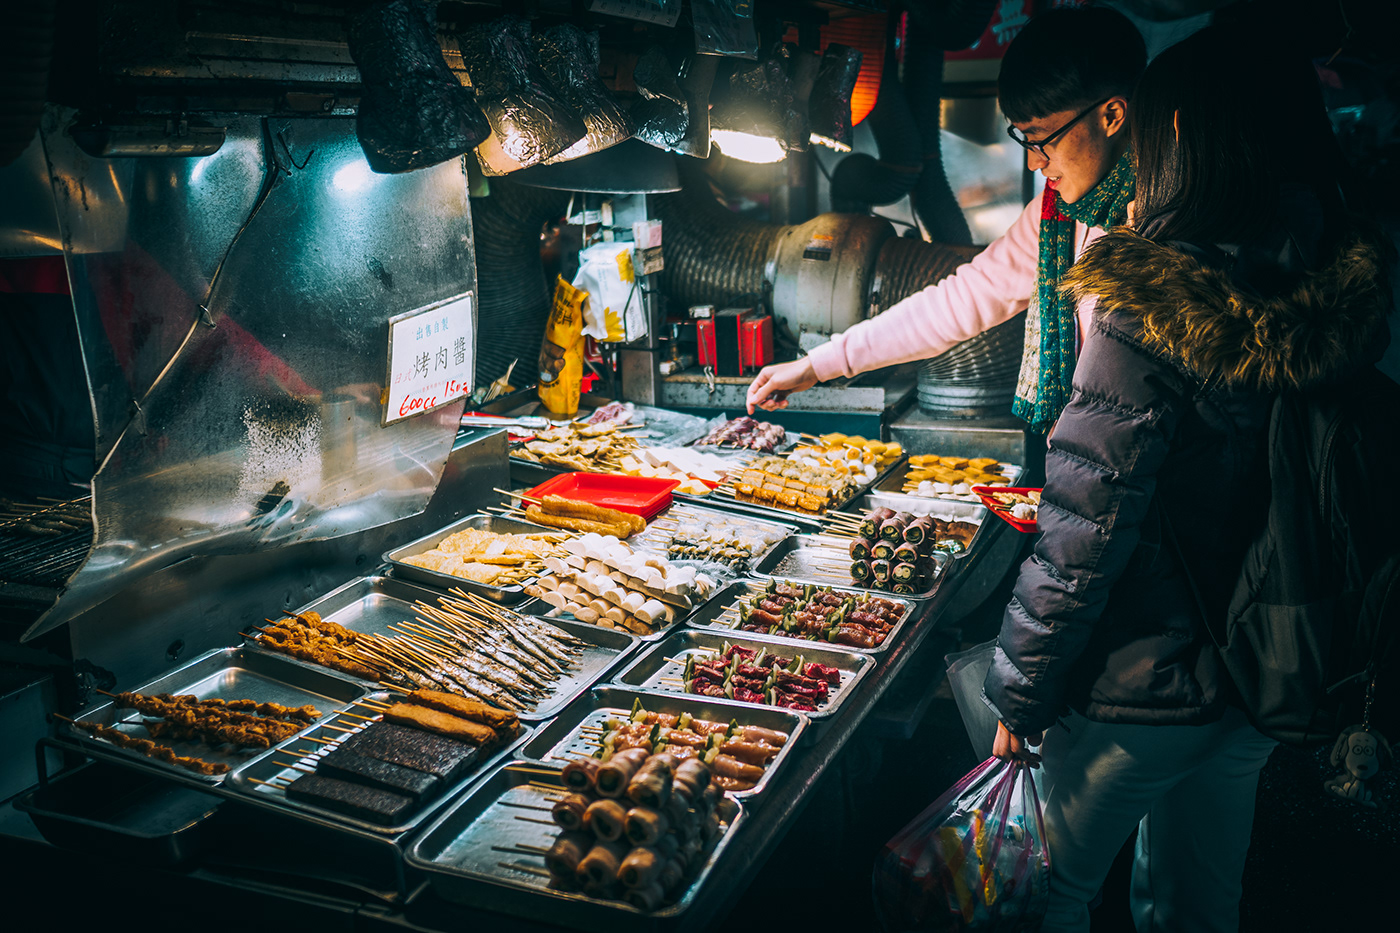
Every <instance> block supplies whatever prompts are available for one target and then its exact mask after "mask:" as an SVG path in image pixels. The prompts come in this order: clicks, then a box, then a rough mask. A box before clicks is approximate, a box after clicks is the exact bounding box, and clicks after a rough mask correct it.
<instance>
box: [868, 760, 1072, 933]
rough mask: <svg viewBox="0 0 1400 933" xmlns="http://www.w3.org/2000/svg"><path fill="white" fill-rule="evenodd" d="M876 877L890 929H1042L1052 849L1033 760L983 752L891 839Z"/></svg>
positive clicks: (879, 909)
mask: <svg viewBox="0 0 1400 933" xmlns="http://www.w3.org/2000/svg"><path fill="white" fill-rule="evenodd" d="M872 880H873V886H874V893H875V912H876V914H877V915H878V916H879V918H880V922H881V924H882V925H883V926H884V928H885V929H886V930H889V931H904V930H932V931H940V933H942V931H949V933H951V931H978V933H984V931H997V933H1001V931H1009V930H1016V931H1021V930H1036V929H1039V928H1040V922H1041V919H1042V918H1043V917H1044V915H1045V906H1046V898H1047V895H1048V893H1049V889H1050V857H1049V853H1048V852H1047V851H1046V847H1045V830H1044V827H1043V826H1042V825H1041V817H1040V798H1039V797H1038V796H1037V795H1036V790H1035V782H1034V781H1033V780H1032V779H1031V773H1030V766H1029V765H1027V764H1026V763H1024V762H1019V761H1016V762H1007V761H1001V760H999V759H996V758H988V759H987V760H986V761H984V762H982V764H980V765H978V766H977V767H976V768H974V769H973V770H972V771H971V772H969V773H968V774H967V775H966V776H964V777H963V779H962V780H960V781H958V783H956V784H954V785H953V786H952V787H950V788H949V789H948V791H947V792H946V793H944V794H943V796H942V797H939V798H938V799H937V800H935V801H934V802H933V805H932V806H930V807H929V808H928V809H927V810H925V811H924V812H923V813H920V814H919V815H918V817H916V818H915V819H914V821H913V822H911V823H910V824H909V825H908V826H906V827H904V828H903V829H902V830H900V831H899V834H898V835H896V836H895V837H894V838H893V839H891V840H890V841H889V842H888V843H886V844H885V850H884V852H883V853H882V854H881V856H880V858H879V859H878V860H877V861H876V863H875V872H874V877H873V879H872Z"/></svg>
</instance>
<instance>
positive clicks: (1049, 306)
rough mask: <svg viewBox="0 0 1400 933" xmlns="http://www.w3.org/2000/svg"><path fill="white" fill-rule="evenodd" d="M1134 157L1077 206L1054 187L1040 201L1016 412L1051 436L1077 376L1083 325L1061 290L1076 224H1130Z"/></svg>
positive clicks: (1127, 158) (1071, 256) (1121, 162)
mask: <svg viewBox="0 0 1400 933" xmlns="http://www.w3.org/2000/svg"><path fill="white" fill-rule="evenodd" d="M1134 189H1135V176H1134V174H1133V157H1132V153H1131V152H1125V153H1124V154H1123V156H1122V158H1120V159H1119V160H1118V163H1117V164H1116V165H1114V166H1113V170H1112V171H1110V172H1109V173H1108V174H1107V175H1105V176H1104V177H1103V178H1102V179H1100V180H1099V183H1098V184H1097V185H1095V186H1094V187H1093V188H1091V189H1090V190H1089V193H1088V194H1086V195H1084V197H1082V198H1080V199H1079V200H1078V201H1075V202H1074V203H1073V204H1066V203H1065V202H1064V201H1062V200H1060V196H1059V194H1058V193H1057V192H1056V191H1054V190H1053V189H1051V188H1046V189H1045V195H1044V196H1043V197H1042V198H1041V201H1040V261H1039V263H1038V265H1037V267H1036V293H1035V296H1034V297H1033V298H1032V299H1031V304H1030V307H1029V308H1028V309H1027V310H1026V345H1025V349H1024V350H1023V351H1022V353H1021V376H1020V378H1019V379H1018V380H1017V383H1016V402H1015V404H1014V405H1012V407H1011V410H1012V411H1013V412H1014V413H1015V414H1016V415H1017V416H1018V417H1021V418H1024V419H1025V420H1026V421H1029V422H1030V423H1031V427H1033V428H1034V429H1035V430H1037V431H1040V432H1041V433H1045V432H1047V431H1049V430H1050V427H1051V426H1052V425H1053V424H1054V423H1055V419H1056V418H1058V417H1060V411H1061V410H1062V409H1063V408H1064V407H1065V404H1066V403H1067V402H1069V393H1070V384H1071V381H1072V379H1073V377H1074V357H1075V343H1076V340H1077V337H1078V322H1077V321H1076V318H1075V311H1076V303H1075V301H1074V300H1073V299H1072V298H1070V297H1069V296H1068V295H1064V294H1062V293H1061V292H1060V290H1059V284H1060V277H1061V276H1062V275H1064V274H1065V273H1066V272H1068V271H1069V268H1070V266H1072V265H1074V226H1075V221H1078V222H1079V223H1082V224H1084V225H1085V226H1087V227H1102V228H1107V227H1116V226H1119V225H1120V224H1123V223H1124V222H1126V221H1127V218H1128V202H1129V201H1131V200H1132V199H1133V192H1134Z"/></svg>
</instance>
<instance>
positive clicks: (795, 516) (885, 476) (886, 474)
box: [709, 457, 909, 528]
mask: <svg viewBox="0 0 1400 933" xmlns="http://www.w3.org/2000/svg"><path fill="white" fill-rule="evenodd" d="M908 462H909V461H908V458H907V457H900V458H899V459H898V460H896V461H895V462H894V463H891V464H890V465H889V466H887V467H885V468H884V469H883V470H881V471H880V472H879V473H877V474H875V478H874V479H872V480H871V481H870V482H869V483H862V484H861V485H860V486H859V487H858V488H857V490H856V492H855V493H853V494H852V495H851V497H850V498H849V499H847V500H845V501H844V502H842V503H840V504H839V505H837V506H836V508H837V509H838V510H849V509H851V508H853V507H854V506H855V505H856V504H857V503H859V502H860V501H861V499H862V498H863V497H865V496H867V495H869V494H870V493H871V492H872V491H873V490H875V489H876V488H877V487H878V486H879V485H880V484H881V483H883V482H888V481H889V478H890V477H891V476H893V475H894V474H895V473H896V472H899V474H900V475H901V476H902V475H903V472H902V470H903V467H904V466H905V465H906V464H907V463H908ZM896 488H898V487H896ZM709 499H710V502H711V504H712V505H717V506H719V505H722V506H723V507H724V508H726V509H728V508H733V509H735V510H738V511H743V512H748V513H750V514H753V515H761V516H764V517H772V518H778V519H781V520H783V521H788V522H797V523H798V524H799V525H801V526H802V527H804V528H820V527H821V524H822V516H821V515H809V514H807V513H806V512H795V511H792V510H790V509H780V508H778V507H777V506H773V505H764V504H762V503H759V502H740V501H739V500H738V499H735V498H734V496H733V494H732V493H728V492H726V491H725V489H724V487H720V488H719V489H716V490H715V491H714V492H712V493H710V495H709Z"/></svg>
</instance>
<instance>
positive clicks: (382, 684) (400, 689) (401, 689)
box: [361, 680, 413, 705]
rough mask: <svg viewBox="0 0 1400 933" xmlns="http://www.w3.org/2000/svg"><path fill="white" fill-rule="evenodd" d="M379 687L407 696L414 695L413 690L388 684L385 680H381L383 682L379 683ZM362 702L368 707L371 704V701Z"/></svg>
mask: <svg viewBox="0 0 1400 933" xmlns="http://www.w3.org/2000/svg"><path fill="white" fill-rule="evenodd" d="M379 686H381V687H383V688H385V689H386V690H397V691H398V692H399V693H405V694H407V693H412V692H413V691H412V690H409V689H408V688H406V687H400V686H399V685H398V684H391V683H387V682H386V681H383V680H381V681H380V682H379ZM361 702H362V703H365V704H366V705H368V703H369V702H370V701H368V700H362V701H361Z"/></svg>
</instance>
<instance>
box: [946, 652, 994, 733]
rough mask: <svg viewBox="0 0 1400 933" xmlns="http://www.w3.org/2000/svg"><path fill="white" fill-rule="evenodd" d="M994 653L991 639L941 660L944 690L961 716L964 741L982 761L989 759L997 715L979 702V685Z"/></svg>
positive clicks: (980, 692)
mask: <svg viewBox="0 0 1400 933" xmlns="http://www.w3.org/2000/svg"><path fill="white" fill-rule="evenodd" d="M996 653H997V640H996V639H995V638H993V639H992V640H991V641H985V642H983V643H982V644H980V645H974V646H973V647H971V648H968V649H967V650H966V651H958V652H954V653H953V654H950V655H948V656H947V657H946V658H944V659H943V660H944V661H946V662H947V664H948V687H949V688H950V689H951V690H952V692H953V702H955V703H957V704H958V712H959V713H960V714H962V721H963V726H964V727H965V728H966V729H967V738H968V741H970V742H971V743H972V751H973V753H974V754H976V755H977V757H978V758H983V759H985V758H988V757H990V756H991V754H992V742H993V741H994V740H995V739H996V737H997V714H996V713H994V712H992V708H991V707H990V706H988V705H987V704H986V703H984V702H982V682H983V681H985V680H986V679H987V671H988V670H990V669H991V666H992V658H994V657H995V656H996Z"/></svg>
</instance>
